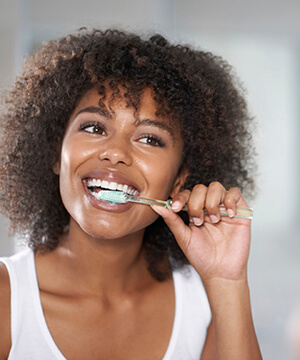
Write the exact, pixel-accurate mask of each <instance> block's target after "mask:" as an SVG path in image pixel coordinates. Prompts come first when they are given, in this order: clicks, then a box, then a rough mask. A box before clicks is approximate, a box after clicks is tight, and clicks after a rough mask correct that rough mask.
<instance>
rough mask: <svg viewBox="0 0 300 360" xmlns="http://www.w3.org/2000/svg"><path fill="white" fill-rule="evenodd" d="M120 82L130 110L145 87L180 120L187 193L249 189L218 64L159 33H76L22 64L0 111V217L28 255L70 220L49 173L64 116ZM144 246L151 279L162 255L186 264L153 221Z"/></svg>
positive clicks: (236, 102)
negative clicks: (217, 185) (22, 239)
mask: <svg viewBox="0 0 300 360" xmlns="http://www.w3.org/2000/svg"><path fill="white" fill-rule="evenodd" d="M104 84H106V87H105V86H104ZM119 85H122V86H123V87H125V88H126V95H125V98H126V101H127V102H128V105H130V106H133V107H134V108H135V109H138V108H139V101H140V95H141V93H142V91H143V89H144V88H145V87H151V88H152V89H153V90H154V93H155V96H154V99H155V101H156V103H157V106H158V113H159V114H160V115H168V116H169V117H170V118H171V119H172V118H174V119H177V120H178V121H179V124H180V126H181V131H182V136H183V140H184V152H183V164H185V165H186V166H187V167H188V169H189V172H190V176H189V177H188V179H187V181H186V184H185V187H186V188H189V189H192V188H193V186H194V185H195V184H198V183H203V184H205V185H208V184H209V183H210V182H212V181H214V180H217V181H220V182H221V183H222V184H223V185H224V186H225V187H231V186H238V187H240V188H241V189H242V190H248V193H249V192H251V190H252V188H253V180H252V178H251V172H250V170H251V169H252V168H253V161H252V155H251V141H250V140H251V131H249V126H250V124H251V119H250V117H249V115H248V112H247V107H246V104H245V101H244V98H243V95H242V91H241V89H240V86H239V85H238V82H237V80H236V78H235V76H234V74H233V71H232V69H231V67H229V66H228V64H227V63H226V62H224V61H223V60H222V59H221V58H219V57H216V56H214V55H212V54H211V53H207V52H203V51H199V50H194V49H191V48H190V47H189V46H182V45H172V44H170V43H169V42H168V41H167V40H166V39H164V38H163V37H162V36H160V35H154V36H151V37H149V38H147V39H142V38H141V37H140V36H137V35H135V34H127V33H124V32H120V31H115V30H108V31H105V32H103V31H98V30H93V31H91V32H89V31H87V30H80V31H79V32H78V33H77V34H75V35H70V36H67V37H65V38H62V39H60V40H58V41H50V42H48V43H46V44H44V45H43V46H42V48H41V49H40V50H39V51H37V52H36V53H35V54H34V55H33V56H32V57H30V58H28V59H27V62H26V64H25V67H24V70H23V74H22V76H20V77H19V78H17V80H16V82H15V84H14V87H13V88H12V90H11V91H10V92H9V93H8V94H7V95H6V96H5V98H4V107H3V110H2V112H1V114H0V123H1V131H2V134H1V155H0V204H1V205H0V207H1V212H2V213H3V214H4V215H6V216H7V217H8V218H9V219H10V220H11V228H12V230H13V231H15V232H18V233H24V234H25V235H26V237H27V238H28V240H29V243H30V246H31V247H32V248H33V249H34V250H36V251H37V250H38V251H46V250H51V249H54V248H55V247H56V246H57V244H58V238H59V235H60V234H61V233H62V232H63V231H64V228H65V227H66V226H67V225H68V222H69V214H68V213H67V211H66V209H65V208H64V206H63V204H62V201H61V198H60V194H59V181H58V176H57V175H55V174H54V173H53V171H52V168H53V164H54V163H55V162H56V160H57V157H58V155H59V154H57V144H58V143H59V142H60V141H61V140H62V138H63V136H64V132H65V129H66V124H67V122H68V119H69V117H70V114H71V113H72V111H73V110H74V108H75V107H76V104H77V103H78V101H79V100H80V99H81V97H82V96H83V95H84V94H85V93H86V92H87V91H88V90H89V89H91V88H96V89H97V90H98V92H99V94H100V95H102V96H103V97H104V96H105V92H106V89H107V87H109V88H111V89H113V90H114V92H115V94H117V93H118V89H119ZM185 220H186V219H185ZM144 246H145V250H146V251H145V253H146V258H147V260H148V264H149V270H150V272H151V273H152V274H153V276H154V277H156V278H157V279H164V278H165V276H166V274H164V273H163V272H161V271H160V266H159V265H160V264H161V263H162V262H163V260H164V259H165V258H166V257H169V258H171V259H172V264H173V266H182V265H183V264H185V263H186V262H187V260H186V259H185V257H184V255H183V253H182V252H181V250H180V249H179V247H178V246H177V243H176V241H175V239H174V237H173V235H172V233H171V232H170V230H169V229H168V227H167V226H166V225H165V223H164V222H163V221H162V219H160V218H159V219H158V220H157V221H156V222H154V223H153V224H152V225H151V226H149V227H148V228H147V229H146V233H145V239H144Z"/></svg>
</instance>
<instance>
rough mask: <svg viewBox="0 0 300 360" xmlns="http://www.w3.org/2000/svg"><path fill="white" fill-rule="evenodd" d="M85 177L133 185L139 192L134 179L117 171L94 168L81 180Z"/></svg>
mask: <svg viewBox="0 0 300 360" xmlns="http://www.w3.org/2000/svg"><path fill="white" fill-rule="evenodd" d="M87 179H100V180H106V181H109V182H112V181H113V182H116V183H118V184H122V185H128V186H132V187H134V188H135V189H136V190H138V192H141V186H140V185H138V184H137V183H136V182H135V181H134V180H131V179H129V178H128V177H127V176H126V175H124V174H122V173H119V172H112V171H108V170H95V171H92V172H89V173H88V174H86V175H85V176H84V177H83V179H82V180H83V181H84V180H87Z"/></svg>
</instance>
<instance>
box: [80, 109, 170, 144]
mask: <svg viewBox="0 0 300 360" xmlns="http://www.w3.org/2000/svg"><path fill="white" fill-rule="evenodd" d="M84 112H89V113H93V114H98V115H100V116H104V117H106V118H108V119H112V117H113V116H112V113H111V112H110V111H108V110H106V109H103V108H99V107H97V106H88V107H86V108H84V109H81V110H79V111H78V113H76V116H75V117H77V116H78V115H79V114H81V113H84ZM134 125H135V126H136V127H138V126H141V125H147V126H155V127H158V128H160V129H162V130H165V131H167V132H168V133H169V134H170V136H171V137H172V140H173V141H175V134H174V131H173V129H172V128H171V127H170V126H168V125H167V124H166V123H164V122H162V121H159V120H154V119H140V118H137V119H136V120H135V122H134Z"/></svg>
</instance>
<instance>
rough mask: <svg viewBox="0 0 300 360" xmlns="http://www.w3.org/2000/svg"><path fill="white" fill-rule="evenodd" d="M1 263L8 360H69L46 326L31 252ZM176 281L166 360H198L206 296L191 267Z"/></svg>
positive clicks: (208, 318) (180, 272)
mask: <svg viewBox="0 0 300 360" xmlns="http://www.w3.org/2000/svg"><path fill="white" fill-rule="evenodd" d="M0 261H1V262H3V263H4V264H5V265H6V267H7V270H8V273H9V278H10V286H11V339H12V347H11V350H10V353H9V357H8V360H67V359H66V358H65V356H64V355H63V354H62V353H61V351H60V350H59V348H58V347H57V346H56V344H55V342H54V340H53V338H52V336H51V333H50V331H49V329H48V327H47V324H46V320H45V317H44V314H43V309H42V305H41V301H40V294H39V287H38V282H37V276H36V271H35V261H34V253H33V252H32V250H31V249H29V248H28V249H25V250H22V251H21V252H19V253H18V254H16V255H13V256H11V257H7V258H0ZM173 280H174V287H175V317H174V324H173V330H172V335H171V338H170V342H169V345H168V349H167V351H166V353H165V355H164V357H163V360H199V359H200V357H201V353H202V349H203V346H204V343H205V339H206V333H207V328H208V326H209V324H210V321H211V312H210V308H209V303H208V300H207V296H206V293H205V291H204V287H203V284H202V282H201V280H200V277H199V275H198V274H197V273H196V271H195V270H194V269H193V268H192V267H191V266H188V267H186V268H185V269H183V270H176V271H174V272H173ZM69 360H71V359H69Z"/></svg>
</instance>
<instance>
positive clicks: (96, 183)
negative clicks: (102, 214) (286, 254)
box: [85, 178, 139, 198]
mask: <svg viewBox="0 0 300 360" xmlns="http://www.w3.org/2000/svg"><path fill="white" fill-rule="evenodd" d="M85 181H86V186H87V188H88V190H89V192H90V193H91V194H92V195H93V196H94V197H96V198H97V196H96V195H97V193H99V192H100V191H101V190H113V191H122V192H124V193H126V194H129V195H139V191H138V190H137V189H136V188H135V187H134V186H132V185H127V184H119V183H117V182H115V181H107V180H101V179H95V178H93V179H91V178H89V179H85Z"/></svg>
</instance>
